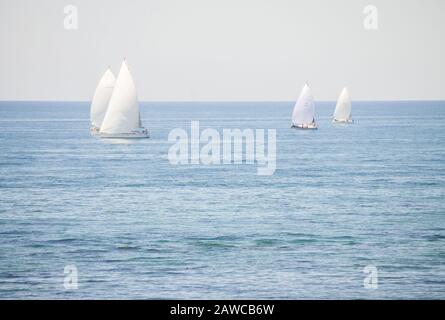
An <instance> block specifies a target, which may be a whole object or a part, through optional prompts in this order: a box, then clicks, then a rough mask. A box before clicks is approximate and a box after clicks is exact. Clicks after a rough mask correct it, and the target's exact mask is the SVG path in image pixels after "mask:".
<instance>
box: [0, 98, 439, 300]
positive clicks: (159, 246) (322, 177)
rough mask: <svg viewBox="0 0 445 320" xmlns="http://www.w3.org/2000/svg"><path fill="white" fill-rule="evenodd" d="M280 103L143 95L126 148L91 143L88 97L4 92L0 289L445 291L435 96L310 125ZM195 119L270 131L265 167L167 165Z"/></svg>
mask: <svg viewBox="0 0 445 320" xmlns="http://www.w3.org/2000/svg"><path fill="white" fill-rule="evenodd" d="M292 107H293V104H292V103H290V102H289V103H286V102H275V103H274V102H267V103H257V102H249V103H247V102H246V103H236V102H232V103H204V102H202V103H179V102H177V103H142V104H141V108H142V110H141V112H142V118H143V123H144V125H145V126H146V127H148V128H149V130H150V132H151V139H146V140H140V141H138V142H135V143H130V144H129V143H110V141H103V140H100V139H97V138H93V137H91V136H90V134H89V105H88V103H83V102H76V103H74V102H70V103H68V102H1V103H0V298H3V299H5V298H20V299H32V298H37V299H42V298H55V299H61V298H63V299H87V298H94V299H98V298H117V299H126V298H136V299H152V298H156V299H158V298H192V299H200V298H205V299H213V298H221V299H223V298H230V299H241V298H249V299H250V298H252V299H257V298H265V299H269V298H270V299H278V298H279V299H309V298H321V299H390V298H397V299H411V298H420V299H425V298H433V299H445V201H444V196H445V194H444V191H445V103H444V102H356V103H354V105H353V116H354V118H355V123H354V124H352V125H334V124H332V123H331V114H332V111H333V107H334V103H328V102H324V103H318V104H317V123H318V125H319V130H317V131H310V132H309V131H297V130H292V129H290V128H289V127H290V120H289V118H290V113H291V110H292ZM192 120H199V121H200V125H201V127H202V128H207V127H211V128H216V129H218V130H219V131H220V132H221V131H222V129H223V128H240V129H245V128H252V129H255V128H265V129H267V128H275V129H276V130H277V170H276V172H275V174H274V175H272V176H258V175H257V174H256V170H257V167H256V165H248V164H243V165H221V166H203V165H180V166H173V165H171V164H170V163H169V161H168V159H167V153H168V150H169V147H170V146H171V143H170V142H168V140H167V137H168V134H169V132H170V130H171V129H173V128H184V129H186V130H190V129H189V128H190V121H192ZM67 265H75V266H76V268H77V270H78V289H71V290H70V289H65V287H64V279H65V277H66V276H67V275H66V274H65V273H64V268H65V266H67ZM369 265H371V266H375V267H376V268H377V272H378V273H377V276H378V278H377V279H378V288H377V289H367V288H365V286H364V281H365V278H366V277H367V274H366V273H364V272H363V270H364V268H365V267H366V266H369Z"/></svg>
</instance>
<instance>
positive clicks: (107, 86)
mask: <svg viewBox="0 0 445 320" xmlns="http://www.w3.org/2000/svg"><path fill="white" fill-rule="evenodd" d="M115 83H116V78H115V77H114V74H113V73H112V72H111V70H110V69H109V68H108V69H107V71H105V73H104V75H103V76H102V78H101V79H100V81H99V84H98V85H97V88H96V91H95V92H94V97H93V101H92V102H91V109H90V119H91V128H90V131H91V133H92V134H98V133H99V129H100V127H101V125H102V122H103V120H104V117H105V113H106V112H107V109H108V103H109V102H110V98H111V94H112V93H113V88H114V84H115Z"/></svg>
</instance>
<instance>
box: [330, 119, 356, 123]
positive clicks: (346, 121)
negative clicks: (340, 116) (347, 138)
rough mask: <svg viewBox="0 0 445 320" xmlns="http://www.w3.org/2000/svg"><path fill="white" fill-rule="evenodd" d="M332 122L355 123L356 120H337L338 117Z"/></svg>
mask: <svg viewBox="0 0 445 320" xmlns="http://www.w3.org/2000/svg"><path fill="white" fill-rule="evenodd" d="M332 122H333V123H354V120H352V119H347V120H337V119H334V120H332Z"/></svg>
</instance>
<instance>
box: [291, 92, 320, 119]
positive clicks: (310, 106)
mask: <svg viewBox="0 0 445 320" xmlns="http://www.w3.org/2000/svg"><path fill="white" fill-rule="evenodd" d="M313 122H315V103H314V98H313V96H312V92H311V89H310V88H309V86H308V85H307V84H305V86H304V88H303V90H302V91H301V94H300V97H299V98H298V100H297V103H296V104H295V107H294V111H293V113H292V123H293V124H294V125H296V126H301V125H308V124H311V123H313Z"/></svg>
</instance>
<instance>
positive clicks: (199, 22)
mask: <svg viewBox="0 0 445 320" xmlns="http://www.w3.org/2000/svg"><path fill="white" fill-rule="evenodd" d="M69 4H72V5H75V6H77V8H78V15H79V29H78V30H75V31H74V30H71V31H68V30H65V29H64V24H63V21H64V18H65V14H64V11H63V10H64V7H65V6H66V5H69ZM369 4H372V5H375V6H376V7H377V8H378V10H379V11H378V13H379V29H378V30H377V31H367V30H365V29H364V27H363V20H364V18H365V14H364V13H363V9H364V7H365V6H366V5H369ZM444 41H445V1H443V0H384V1H383V0H378V1H377V0H370V1H368V0H367V1H363V0H324V1H321V0H315V1H296V0H128V1H114V0H95V1H91V0H73V1H63V0H39V1H35V0H0V43H1V50H0V100H17V99H18V100H89V99H91V97H92V95H93V92H94V89H95V86H96V84H97V81H98V80H99V78H100V76H101V75H102V73H103V72H104V71H105V69H106V67H107V66H109V65H110V66H112V70H113V72H115V73H116V72H117V71H118V70H119V65H120V63H121V60H122V58H123V57H127V59H128V62H129V66H130V68H131V71H132V73H133V75H134V77H135V80H136V85H137V88H138V93H139V98H140V100H143V101H147V100H158V101H159V100H168V101H173V100H201V101H202V100H207V101H209V100H259V101H264V100H268V101H272V100H286V101H289V100H295V99H296V98H297V96H298V93H299V91H300V89H301V87H302V86H303V84H304V82H305V81H306V80H308V81H309V83H310V85H311V87H312V90H313V93H314V95H315V98H316V100H335V99H336V98H337V96H338V94H339V93H340V91H341V89H342V87H343V86H345V85H347V86H348V87H349V89H350V92H351V96H352V98H353V99H355V100H409V99H430V100H431V99H445V90H444V88H445V64H444V61H443V60H444V57H445V48H444Z"/></svg>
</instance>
